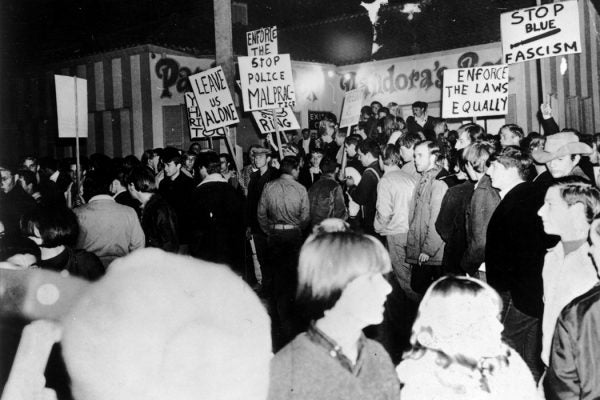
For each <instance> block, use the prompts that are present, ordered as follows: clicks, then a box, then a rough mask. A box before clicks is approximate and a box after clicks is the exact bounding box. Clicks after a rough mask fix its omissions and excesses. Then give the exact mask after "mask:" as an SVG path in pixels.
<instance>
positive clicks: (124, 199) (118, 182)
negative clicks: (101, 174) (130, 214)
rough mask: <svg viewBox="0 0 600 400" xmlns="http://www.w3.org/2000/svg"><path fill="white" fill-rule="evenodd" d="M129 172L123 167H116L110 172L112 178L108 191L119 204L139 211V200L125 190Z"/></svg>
mask: <svg viewBox="0 0 600 400" xmlns="http://www.w3.org/2000/svg"><path fill="white" fill-rule="evenodd" d="M128 173H129V172H128V171H126V170H125V168H124V167H120V168H117V169H116V170H115V171H113V172H112V174H113V179H112V182H111V184H110V193H111V194H112V195H113V199H115V201H116V202H117V203H119V204H123V205H124V206H128V207H131V208H133V209H134V210H136V212H137V211H139V208H140V202H139V201H137V200H136V199H134V198H133V197H132V196H131V193H129V190H127V174H128Z"/></svg>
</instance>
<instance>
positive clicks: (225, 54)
mask: <svg viewBox="0 0 600 400" xmlns="http://www.w3.org/2000/svg"><path fill="white" fill-rule="evenodd" d="M213 9H214V17H215V59H216V62H217V65H220V66H221V68H223V73H224V74H225V78H226V79H227V85H228V86H229V90H231V97H232V98H233V99H235V90H234V88H235V80H234V77H235V70H234V64H233V31H232V28H231V0H213ZM229 135H230V139H231V143H232V147H233V149H235V145H236V143H237V140H236V129H235V127H233V126H230V128H229ZM232 156H233V154H232Z"/></svg>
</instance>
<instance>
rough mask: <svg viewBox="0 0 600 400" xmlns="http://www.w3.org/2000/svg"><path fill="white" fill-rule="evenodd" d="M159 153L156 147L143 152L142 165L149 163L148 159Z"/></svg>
mask: <svg viewBox="0 0 600 400" xmlns="http://www.w3.org/2000/svg"><path fill="white" fill-rule="evenodd" d="M158 155H159V154H158V152H157V151H155V150H154V149H148V150H145V151H144V153H143V154H142V165H144V166H145V165H148V160H151V159H153V158H154V157H156V156H158Z"/></svg>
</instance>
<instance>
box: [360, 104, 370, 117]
mask: <svg viewBox="0 0 600 400" xmlns="http://www.w3.org/2000/svg"><path fill="white" fill-rule="evenodd" d="M363 114H367V116H369V117H372V116H373V110H372V109H371V107H370V106H362V107H361V109H360V115H363Z"/></svg>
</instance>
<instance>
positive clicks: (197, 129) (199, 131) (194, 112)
mask: <svg viewBox="0 0 600 400" xmlns="http://www.w3.org/2000/svg"><path fill="white" fill-rule="evenodd" d="M184 98H185V108H187V113H188V122H189V127H190V139H198V138H203V137H212V136H225V128H219V129H215V130H212V131H207V130H206V129H204V125H203V124H202V118H200V108H198V103H196V98H195V97H194V93H191V92H185V93H184Z"/></svg>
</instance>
